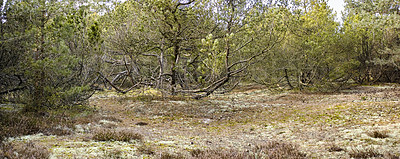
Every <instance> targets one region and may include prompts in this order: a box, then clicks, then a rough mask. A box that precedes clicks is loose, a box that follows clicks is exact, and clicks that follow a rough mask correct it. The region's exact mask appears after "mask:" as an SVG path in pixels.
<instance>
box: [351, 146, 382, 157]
mask: <svg viewBox="0 0 400 159" xmlns="http://www.w3.org/2000/svg"><path fill="white" fill-rule="evenodd" d="M349 156H350V157H351V158H372V157H383V154H381V153H379V152H378V151H376V150H375V149H374V148H373V147H369V148H365V149H358V148H353V149H352V150H350V151H349Z"/></svg>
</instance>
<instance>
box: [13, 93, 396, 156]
mask: <svg viewBox="0 0 400 159" xmlns="http://www.w3.org/2000/svg"><path fill="white" fill-rule="evenodd" d="M154 94H156V93H154V92H153V91H147V92H144V93H142V94H140V95H139V96H138V95H137V94H134V93H132V94H127V95H118V94H115V93H111V92H108V93H107V92H103V93H99V94H96V95H95V96H93V97H92V98H91V100H90V105H91V106H92V107H93V108H94V109H95V111H84V112H79V113H76V114H74V118H73V119H74V122H73V123H74V127H73V128H72V133H69V134H65V135H44V134H36V135H30V136H23V137H17V138H10V139H8V140H7V141H8V142H7V143H8V144H10V145H15V146H14V147H16V148H15V149H17V148H18V145H23V144H26V143H35V144H36V145H40V146H42V147H44V148H46V150H47V151H48V153H49V157H50V158H223V157H226V158H257V157H258V158H259V157H260V156H261V158H368V157H375V158H398V156H400V103H399V100H400V87H399V86H398V85H384V86H361V87H357V88H353V89H349V90H344V91H342V92H339V93H331V94H322V93H317V94H315V93H309V94H307V93H296V92H284V93H271V92H269V91H267V90H266V89H263V88H262V87H246V88H242V89H240V90H235V91H233V92H232V93H229V94H224V95H214V96H211V97H208V98H205V99H202V100H190V99H185V98H174V99H162V98H161V97H156V96H154ZM35 148H36V149H37V146H36V147H35ZM47 151H46V152H47Z"/></svg>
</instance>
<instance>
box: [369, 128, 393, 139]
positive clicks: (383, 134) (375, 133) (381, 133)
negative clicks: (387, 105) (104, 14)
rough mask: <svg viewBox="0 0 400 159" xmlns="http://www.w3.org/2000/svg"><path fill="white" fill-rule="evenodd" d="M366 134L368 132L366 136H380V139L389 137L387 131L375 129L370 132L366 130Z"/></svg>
mask: <svg viewBox="0 0 400 159" xmlns="http://www.w3.org/2000/svg"><path fill="white" fill-rule="evenodd" d="M367 134H368V136H371V137H373V138H380V139H383V138H388V137H389V135H388V132H387V131H379V130H375V131H372V132H368V133H367Z"/></svg>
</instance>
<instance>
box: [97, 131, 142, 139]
mask: <svg viewBox="0 0 400 159" xmlns="http://www.w3.org/2000/svg"><path fill="white" fill-rule="evenodd" d="M142 139H143V135H141V134H138V133H135V132H131V131H128V130H123V131H115V130H108V129H101V130H98V131H97V132H95V134H94V135H93V140H96V141H124V142H129V141H131V140H142Z"/></svg>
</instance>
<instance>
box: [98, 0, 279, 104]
mask: <svg viewBox="0 0 400 159" xmlns="http://www.w3.org/2000/svg"><path fill="white" fill-rule="evenodd" d="M261 4H262V3H261V2H260V3H253V2H251V3H249V2H247V1H223V0H221V1H152V0H147V1H127V2H125V3H123V4H121V5H120V6H118V7H117V8H116V9H115V10H114V11H113V12H112V13H110V14H109V15H107V16H108V17H113V18H106V19H113V20H105V25H106V26H107V28H108V29H107V33H108V37H110V38H109V39H110V41H108V42H107V46H108V48H109V49H110V50H109V60H108V62H109V63H111V64H113V66H114V67H117V66H120V67H119V69H118V71H117V72H114V73H110V74H114V75H116V76H115V77H114V78H113V80H108V79H106V80H107V81H109V83H110V84H111V85H112V86H114V88H115V89H116V90H117V91H119V92H123V93H124V92H127V91H129V90H130V89H131V88H133V87H129V88H128V89H126V90H122V89H121V88H119V87H117V86H116V85H115V83H116V82H117V81H118V79H121V80H122V81H123V82H124V81H125V80H123V79H124V78H121V77H126V78H130V79H131V85H132V86H139V85H148V86H153V87H156V88H159V89H161V90H169V91H168V92H169V93H170V94H172V95H175V94H177V93H184V94H191V95H192V97H193V98H196V99H197V98H202V97H205V96H208V95H210V94H211V93H213V92H215V91H216V90H217V89H221V88H224V87H226V86H228V85H231V84H232V85H231V86H234V85H235V83H237V79H238V78H241V77H243V76H244V75H245V72H246V70H247V68H248V67H249V66H251V65H252V64H254V63H255V61H257V59H258V58H260V57H262V56H263V55H265V54H267V53H268V52H269V50H270V49H271V48H273V47H274V46H275V44H276V43H278V42H279V41H281V39H282V35H281V33H282V32H278V31H275V30H279V29H282V26H283V24H282V23H280V22H278V21H280V20H279V19H278V18H280V17H279V15H277V16H275V15H274V14H275V13H274V12H273V11H267V10H264V11H263V10H261V9H260V8H261V7H260V8H259V9H256V7H258V6H261ZM256 10H257V11H256ZM276 12H279V11H278V10H277V11H276ZM253 20H254V21H253ZM275 21H276V23H275ZM117 23H119V25H114V24H117ZM252 44H253V45H252ZM127 59H129V60H127ZM144 66H146V67H144ZM134 70H140V71H134ZM102 74H104V73H102ZM104 77H106V78H107V75H104ZM108 78H109V77H108ZM143 81H146V82H143ZM121 84H122V83H121ZM226 88H228V87H226ZM228 89H229V88H228Z"/></svg>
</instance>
